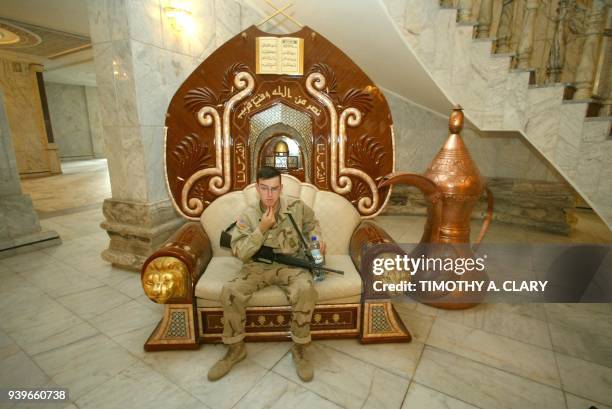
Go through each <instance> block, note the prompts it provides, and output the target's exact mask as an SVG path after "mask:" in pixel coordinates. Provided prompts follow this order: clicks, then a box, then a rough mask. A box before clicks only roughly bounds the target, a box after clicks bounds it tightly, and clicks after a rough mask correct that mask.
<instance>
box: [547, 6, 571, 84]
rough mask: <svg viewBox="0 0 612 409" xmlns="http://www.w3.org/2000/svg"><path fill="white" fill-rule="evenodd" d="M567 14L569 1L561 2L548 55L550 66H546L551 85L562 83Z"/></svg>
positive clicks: (548, 80)
mask: <svg viewBox="0 0 612 409" xmlns="http://www.w3.org/2000/svg"><path fill="white" fill-rule="evenodd" d="M566 14H567V0H559V5H558V7H557V18H556V19H555V31H554V34H553V39H552V44H551V46H550V51H549V53H548V64H547V65H546V81H547V82H549V83H555V82H559V81H561V72H562V71H563V65H564V63H565V32H564V27H563V25H564V22H565V17H566Z"/></svg>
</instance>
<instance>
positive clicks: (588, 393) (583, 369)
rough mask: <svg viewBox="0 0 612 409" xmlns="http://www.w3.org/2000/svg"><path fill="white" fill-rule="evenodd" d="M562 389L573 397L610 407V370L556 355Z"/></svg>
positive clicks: (611, 369) (611, 372)
mask: <svg viewBox="0 0 612 409" xmlns="http://www.w3.org/2000/svg"><path fill="white" fill-rule="evenodd" d="M557 363H558V364H559V373H560V374H561V382H562V383H563V389H564V390H565V391H567V392H569V393H572V394H574V395H577V396H580V397H583V398H586V399H591V400H594V401H597V402H601V403H603V404H604V405H608V406H610V405H612V394H610V391H611V390H612V368H609V367H606V366H603V365H597V364H594V363H591V362H587V361H583V360H582V359H577V358H572V357H569V356H567V355H564V354H557Z"/></svg>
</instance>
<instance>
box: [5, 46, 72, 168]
mask: <svg viewBox="0 0 612 409" xmlns="http://www.w3.org/2000/svg"><path fill="white" fill-rule="evenodd" d="M42 71H43V66H42V65H40V64H39V61H38V60H36V59H30V58H29V57H28V56H25V57H21V56H19V57H17V56H14V55H11V56H8V55H0V90H2V91H3V92H4V106H5V110H6V115H7V118H8V121H9V128H10V130H11V136H12V137H13V141H12V143H13V147H14V149H15V157H16V159H17V169H19V173H20V174H21V175H22V177H27V176H45V175H51V174H57V173H61V172H62V170H61V166H60V161H59V153H58V150H57V146H56V145H55V144H54V143H53V142H49V141H48V140H47V133H46V130H45V121H44V117H43V110H42V104H41V99H40V92H39V89H38V80H37V73H38V72H42Z"/></svg>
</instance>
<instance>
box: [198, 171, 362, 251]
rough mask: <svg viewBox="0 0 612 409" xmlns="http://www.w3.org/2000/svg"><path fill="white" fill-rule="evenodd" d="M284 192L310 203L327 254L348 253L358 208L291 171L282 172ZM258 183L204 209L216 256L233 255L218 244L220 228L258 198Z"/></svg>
mask: <svg viewBox="0 0 612 409" xmlns="http://www.w3.org/2000/svg"><path fill="white" fill-rule="evenodd" d="M282 183H283V195H284V196H286V197H288V198H299V199H301V200H303V201H304V203H306V204H307V205H308V206H310V207H311V208H312V209H313V210H314V212H315V215H316V217H317V218H318V219H319V223H320V225H321V232H322V234H323V239H324V240H325V242H326V245H327V254H328V255H332V254H343V255H346V254H348V247H349V242H350V239H351V235H352V234H353V231H355V228H356V227H357V225H358V224H359V222H360V220H361V217H360V215H359V212H358V211H357V210H356V209H355V208H354V207H353V205H352V204H351V203H350V202H349V201H348V200H346V199H345V198H344V197H342V196H340V195H339V194H337V193H333V192H327V191H321V190H319V189H317V188H316V187H315V186H313V185H311V184H308V183H302V182H300V181H299V180H298V179H296V178H294V177H293V176H289V175H285V174H283V175H282ZM257 200H258V199H257V191H256V190H255V184H254V183H253V184H250V185H249V186H247V187H246V188H244V190H242V191H236V192H230V193H227V194H225V195H223V196H221V197H219V198H218V199H216V200H215V201H214V202H212V203H211V204H210V205H209V206H208V207H207V208H206V210H204V212H203V213H202V217H201V219H200V220H201V222H202V226H203V227H204V231H206V234H208V237H209V238H210V241H211V243H212V250H213V256H226V257H229V256H231V252H230V251H229V249H225V248H222V247H220V246H219V237H220V236H221V231H222V230H223V229H225V228H227V227H228V226H229V225H230V224H231V223H232V222H233V221H234V220H236V219H237V218H238V216H239V215H240V213H242V211H243V210H244V209H245V208H246V207H247V206H249V205H251V204H254V203H256V202H257Z"/></svg>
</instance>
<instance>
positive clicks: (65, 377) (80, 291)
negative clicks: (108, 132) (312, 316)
mask: <svg viewBox="0 0 612 409" xmlns="http://www.w3.org/2000/svg"><path fill="white" fill-rule="evenodd" d="M102 168H104V169H106V168H105V165H104V164H103V163H102V162H95V163H76V164H69V165H67V167H66V168H65V170H66V172H65V173H66V174H65V175H63V176H61V177H58V178H56V179H53V180H50V181H49V186H50V187H53V188H54V189H55V190H54V191H55V192H57V191H64V190H67V189H68V186H70V188H71V189H72V188H75V189H74V191H75V192H81V197H80V198H79V200H74V198H73V197H72V196H71V195H67V196H66V197H60V196H61V195H54V196H53V197H52V195H50V194H49V191H50V190H51V189H50V187H49V188H47V187H46V186H44V183H41V182H42V181H44V179H40V180H30V181H29V182H28V183H26V184H27V187H26V189H24V190H28V189H29V192H30V193H31V194H32V196H33V198H34V202H35V207H36V208H37V209H38V210H39V211H40V214H41V216H42V218H41V224H42V226H43V227H44V228H49V229H53V230H56V231H57V232H58V233H59V234H60V235H61V237H62V240H63V244H62V245H59V246H56V247H51V248H46V249H43V250H39V251H35V252H32V253H27V254H22V255H18V256H14V257H10V258H6V259H2V260H0V384H1V385H8V386H46V385H54V386H61V387H66V388H69V390H70V393H71V398H72V399H71V400H72V402H67V403H64V404H61V405H55V406H52V407H54V408H55V407H57V408H59V409H62V408H64V409H77V408H78V409H82V408H111V407H112V408H114V407H130V408H132V407H134V408H139V407H147V408H157V407H160V408H161V407H164V408H172V407H181V408H183V407H185V408H195V407H199V408H210V409H217V408H221V409H230V408H238V409H242V408H306V407H307V408H330V409H332V408H360V409H361V408H396V409H398V408H403V409H407V408H417V409H421V408H427V409H438V408H450V409H473V408H482V409H497V408H504V409H505V408H508V409H509V408H513V409H514V408H521V409H523V408H526V409H529V408H537V409H564V408H567V409H587V408H588V407H590V405H594V406H596V407H597V408H598V409H610V408H612V401H611V400H610V396H612V394H610V390H612V372H611V371H612V361H611V359H612V352H611V350H610V346H611V345H612V342H610V340H611V339H612V304H590V305H588V304H546V305H545V304H483V305H479V306H477V307H475V308H472V309H469V310H464V311H448V310H439V309H436V308H433V307H430V306H427V305H423V304H419V303H415V302H414V301H412V300H410V299H406V298H405V297H398V298H396V299H394V300H393V303H394V305H395V308H396V310H397V312H398V314H399V316H400V318H401V319H402V321H403V322H404V323H405V325H406V327H407V328H408V329H409V330H410V331H411V333H412V335H413V342H411V343H403V344H379V345H362V344H359V343H358V342H357V341H356V340H327V341H314V342H313V343H312V345H311V347H310V348H309V354H310V356H311V357H312V360H313V362H314V366H315V379H314V380H313V381H312V382H309V383H304V382H302V381H300V380H299V378H298V377H297V375H296V373H295V367H294V365H293V362H292V358H291V354H290V352H289V348H290V346H291V343H290V342H261V343H249V344H247V351H248V357H247V359H245V360H244V361H243V362H240V363H239V364H237V365H236V367H235V368H234V369H233V370H232V371H231V372H230V374H229V375H228V376H226V377H225V378H223V379H221V380H219V381H217V382H209V381H208V380H207V378H206V374H207V372H208V370H209V368H210V367H211V366H212V365H213V364H214V363H215V362H216V361H217V360H218V359H219V358H221V357H222V356H223V355H224V354H225V347H224V346H222V345H216V344H204V345H202V346H201V347H200V349H198V350H196V351H167V352H145V351H144V349H143V344H144V343H145V341H146V339H147V338H148V336H149V335H150V334H151V332H152V331H153V329H154V328H155V327H156V325H157V323H158V322H159V320H160V318H161V316H162V314H163V310H164V307H163V305H159V304H156V303H153V302H151V301H150V300H149V299H148V298H147V297H146V296H145V295H144V294H143V292H142V289H141V287H140V277H139V274H138V273H134V272H131V271H125V270H122V269H118V268H116V267H113V266H111V265H110V264H108V263H107V262H105V261H104V260H102V258H101V257H100V253H101V252H102V251H103V250H104V249H105V248H106V246H107V245H108V236H107V234H106V232H104V231H103V230H102V229H101V228H100V226H99V223H100V221H102V219H103V216H102V210H101V204H102V200H103V199H104V198H107V197H109V196H110V193H106V192H105V191H104V186H102V188H101V189H99V190H98V191H96V192H94V191H91V192H90V191H88V190H92V189H91V188H90V187H91V186H92V185H91V184H92V183H94V184H95V183H97V181H98V182H99V181H100V180H101V179H100V176H101V175H102V174H101V173H100V172H99V170H100V169H102ZM102 176H103V175H102ZM105 177H106V178H108V175H107V174H106V175H105ZM73 185H74V186H73ZM76 185H79V186H76ZM87 186H90V187H89V188H86V187H87ZM93 190H95V189H93ZM376 221H377V222H378V223H379V224H380V225H381V226H383V227H384V228H385V229H387V231H388V232H389V233H390V234H391V235H392V236H393V237H394V238H395V239H396V240H398V241H402V242H406V243H410V242H416V241H418V240H419V239H420V232H421V231H422V227H423V224H424V221H425V218H424V217H422V216H408V217H406V216H382V217H377V218H376ZM480 223H481V222H479V221H474V222H473V226H472V227H473V229H472V230H473V234H474V232H475V231H477V230H478V228H479V226H480ZM486 240H487V242H491V243H494V242H499V243H516V242H531V243H543V242H564V243H566V242H580V241H589V240H590V241H592V242H610V241H612V234H611V233H610V232H609V230H607V228H605V226H603V224H602V223H601V221H599V220H598V219H597V218H596V216H594V215H593V214H592V212H579V223H578V226H577V231H576V232H574V233H572V235H570V236H568V237H565V236H556V235H551V234H548V233H542V232H537V231H533V230H531V229H529V228H525V227H517V226H509V225H505V224H503V223H493V224H492V225H491V230H490V231H489V233H488V235H487V238H486ZM2 407H4V406H2ZM13 407H15V408H27V407H30V406H28V405H25V406H23V405H22V406H17V405H14V406H13ZM32 407H34V406H32ZM36 407H38V408H46V407H47V406H46V405H41V406H36Z"/></svg>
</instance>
